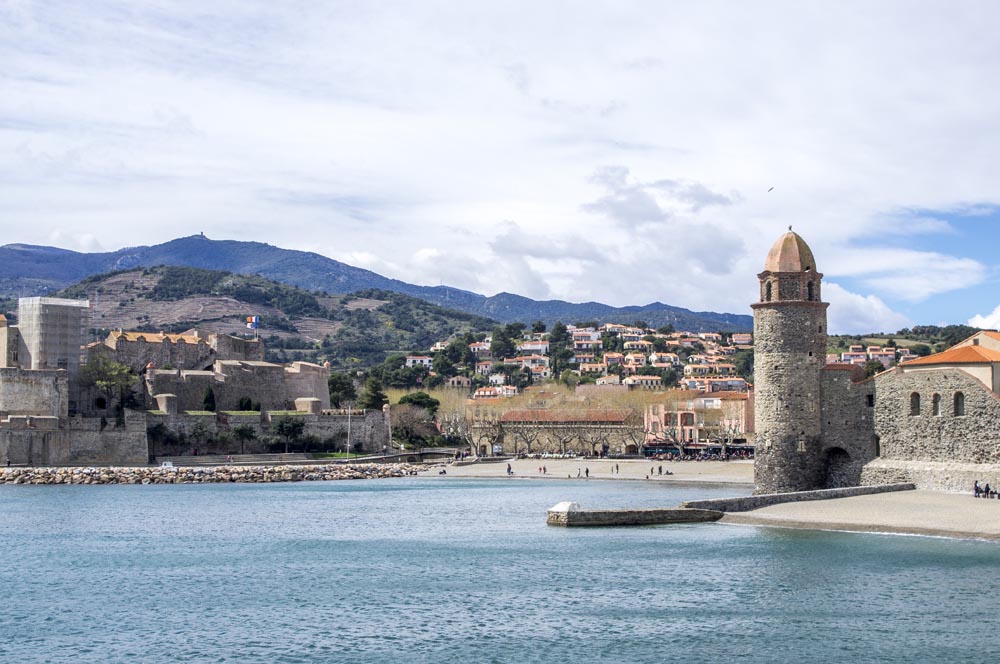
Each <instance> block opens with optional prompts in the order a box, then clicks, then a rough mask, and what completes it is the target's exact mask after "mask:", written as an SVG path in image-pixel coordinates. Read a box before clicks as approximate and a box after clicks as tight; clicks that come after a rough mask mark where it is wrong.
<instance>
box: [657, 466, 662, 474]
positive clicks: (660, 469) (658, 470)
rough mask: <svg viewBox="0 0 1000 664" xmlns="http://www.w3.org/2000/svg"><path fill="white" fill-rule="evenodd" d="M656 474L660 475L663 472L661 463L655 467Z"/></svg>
mask: <svg viewBox="0 0 1000 664" xmlns="http://www.w3.org/2000/svg"><path fill="white" fill-rule="evenodd" d="M656 474H657V475H662V474H663V466H662V465H660V467H659V468H657V469H656Z"/></svg>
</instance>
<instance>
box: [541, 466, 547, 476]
mask: <svg viewBox="0 0 1000 664" xmlns="http://www.w3.org/2000/svg"><path fill="white" fill-rule="evenodd" d="M548 474H549V469H548V468H546V467H545V466H542V475H548Z"/></svg>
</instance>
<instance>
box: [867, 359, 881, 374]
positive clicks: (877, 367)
mask: <svg viewBox="0 0 1000 664" xmlns="http://www.w3.org/2000/svg"><path fill="white" fill-rule="evenodd" d="M883 371H885V365H883V364H882V363H881V362H879V361H878V360H868V361H867V362H865V378H871V377H872V376H874V375H875V374H877V373H882V372H883Z"/></svg>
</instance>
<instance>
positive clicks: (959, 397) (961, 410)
mask: <svg viewBox="0 0 1000 664" xmlns="http://www.w3.org/2000/svg"><path fill="white" fill-rule="evenodd" d="M955 415H956V416H959V415H965V395H964V394H962V393H961V392H955Z"/></svg>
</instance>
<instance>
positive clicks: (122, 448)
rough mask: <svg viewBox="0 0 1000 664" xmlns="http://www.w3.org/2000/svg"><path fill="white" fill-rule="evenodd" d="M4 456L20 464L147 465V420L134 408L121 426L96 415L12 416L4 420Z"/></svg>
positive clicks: (0, 435) (0, 453) (0, 448)
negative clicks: (68, 416)
mask: <svg viewBox="0 0 1000 664" xmlns="http://www.w3.org/2000/svg"><path fill="white" fill-rule="evenodd" d="M0 458H3V459H4V460H9V461H10V463H12V464H16V465H40V466H55V465H84V464H94V465H103V464H115V463H117V464H122V463H125V464H131V463H135V464H144V463H147V462H148V461H149V450H148V448H147V444H146V420H145V417H144V416H143V414H142V413H138V412H132V411H126V417H125V421H124V423H123V424H122V425H121V426H116V425H115V423H114V422H108V421H107V420H105V419H103V418H96V417H79V416H75V417H70V418H57V417H37V416H31V417H28V416H22V417H10V418H8V419H6V420H4V421H2V422H0Z"/></svg>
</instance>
